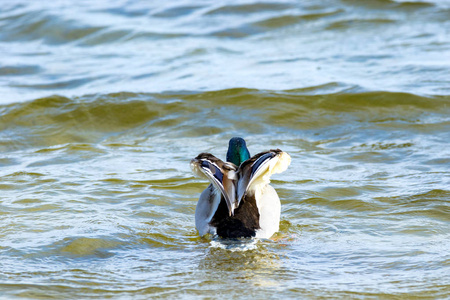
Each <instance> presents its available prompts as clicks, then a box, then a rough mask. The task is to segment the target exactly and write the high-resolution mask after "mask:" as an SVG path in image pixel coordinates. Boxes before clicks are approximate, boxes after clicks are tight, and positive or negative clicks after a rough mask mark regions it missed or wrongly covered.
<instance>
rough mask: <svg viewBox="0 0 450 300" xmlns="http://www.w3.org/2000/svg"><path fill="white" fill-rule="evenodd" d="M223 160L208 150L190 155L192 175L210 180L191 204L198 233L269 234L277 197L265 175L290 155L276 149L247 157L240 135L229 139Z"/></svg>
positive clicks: (284, 163) (277, 218) (277, 220)
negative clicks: (193, 207) (195, 204)
mask: <svg viewBox="0 0 450 300" xmlns="http://www.w3.org/2000/svg"><path fill="white" fill-rule="evenodd" d="M226 160H227V161H226V162H224V161H222V160H220V159H218V158H217V157H215V156H214V155H212V154H210V153H200V154H199V155H198V156H197V157H196V158H194V159H192V160H191V163H190V165H191V168H192V171H193V172H194V174H195V175H197V176H199V177H202V178H206V179H208V180H209V181H210V182H211V184H210V185H209V186H208V187H207V188H206V189H205V190H204V191H203V192H202V193H201V195H200V198H199V200H198V203H197V207H196V209H195V227H196V228H197V230H198V233H199V235H200V236H204V235H206V234H213V235H218V236H219V237H222V238H240V237H255V238H270V237H271V236H272V235H273V234H274V233H275V232H277V231H278V230H279V223H280V213H281V203H280V198H279V197H278V194H277V192H276V191H275V189H274V188H273V187H272V186H270V185H269V183H270V176H271V175H272V174H275V173H281V172H283V171H285V170H286V169H287V167H288V166H289V164H290V163H291V157H290V156H289V154H287V153H286V152H283V151H281V150H280V149H274V150H269V151H266V152H261V153H258V154H256V155H254V156H253V157H250V152H249V151H248V149H247V145H246V143H245V140H244V139H242V138H239V137H234V138H232V139H231V140H230V142H229V146H228V152H227V156H226Z"/></svg>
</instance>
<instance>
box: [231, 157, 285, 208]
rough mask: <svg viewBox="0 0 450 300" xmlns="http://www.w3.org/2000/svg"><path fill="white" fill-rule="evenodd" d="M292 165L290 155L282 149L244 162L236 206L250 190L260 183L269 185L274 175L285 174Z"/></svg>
mask: <svg viewBox="0 0 450 300" xmlns="http://www.w3.org/2000/svg"><path fill="white" fill-rule="evenodd" d="M290 163H291V157H290V156H289V154H287V153H286V152H283V151H281V150H280V149H272V150H269V151H266V152H261V153H258V154H256V155H255V156H253V157H251V158H250V159H247V160H246V161H245V162H243V163H242V164H241V165H240V167H239V170H238V174H239V181H238V184H237V202H236V206H239V202H240V201H241V199H242V197H244V195H245V193H246V192H247V191H248V190H251V189H252V188H254V187H255V186H256V185H257V184H260V183H264V184H268V183H269V182H270V176H272V174H275V173H281V172H284V171H285V170H286V169H287V167H288V166H289V164H290Z"/></svg>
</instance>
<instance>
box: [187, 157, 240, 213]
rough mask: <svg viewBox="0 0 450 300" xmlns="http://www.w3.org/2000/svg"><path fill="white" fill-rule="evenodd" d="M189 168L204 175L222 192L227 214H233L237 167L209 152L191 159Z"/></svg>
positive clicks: (200, 175) (197, 173) (199, 174)
mask: <svg viewBox="0 0 450 300" xmlns="http://www.w3.org/2000/svg"><path fill="white" fill-rule="evenodd" d="M191 169H192V171H193V172H194V174H195V175H197V176H199V177H203V178H205V177H206V179H208V180H209V181H210V182H211V183H212V184H213V185H214V187H215V188H216V189H218V190H219V191H220V192H221V193H222V195H223V197H224V198H225V202H226V203H227V206H228V212H229V215H230V216H231V215H233V213H234V208H235V205H234V204H235V202H236V188H235V182H236V181H237V175H236V170H237V167H236V166H235V165H234V164H233V163H229V162H223V161H221V160H220V159H218V158H217V157H215V156H214V155H212V154H210V153H200V154H199V155H198V156H197V157H196V158H194V159H192V160H191Z"/></svg>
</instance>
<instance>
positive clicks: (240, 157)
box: [227, 137, 250, 166]
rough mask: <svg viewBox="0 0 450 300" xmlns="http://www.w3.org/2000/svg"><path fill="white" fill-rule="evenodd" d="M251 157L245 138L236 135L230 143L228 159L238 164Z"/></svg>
mask: <svg viewBox="0 0 450 300" xmlns="http://www.w3.org/2000/svg"><path fill="white" fill-rule="evenodd" d="M249 158H250V152H248V149H247V145H246V144H245V141H244V139H243V138H240V137H234V138H232V139H231V140H230V143H229V144H228V152H227V161H228V162H232V163H233V164H235V165H236V166H239V165H240V164H241V163H243V162H244V161H246V160H247V159H249Z"/></svg>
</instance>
